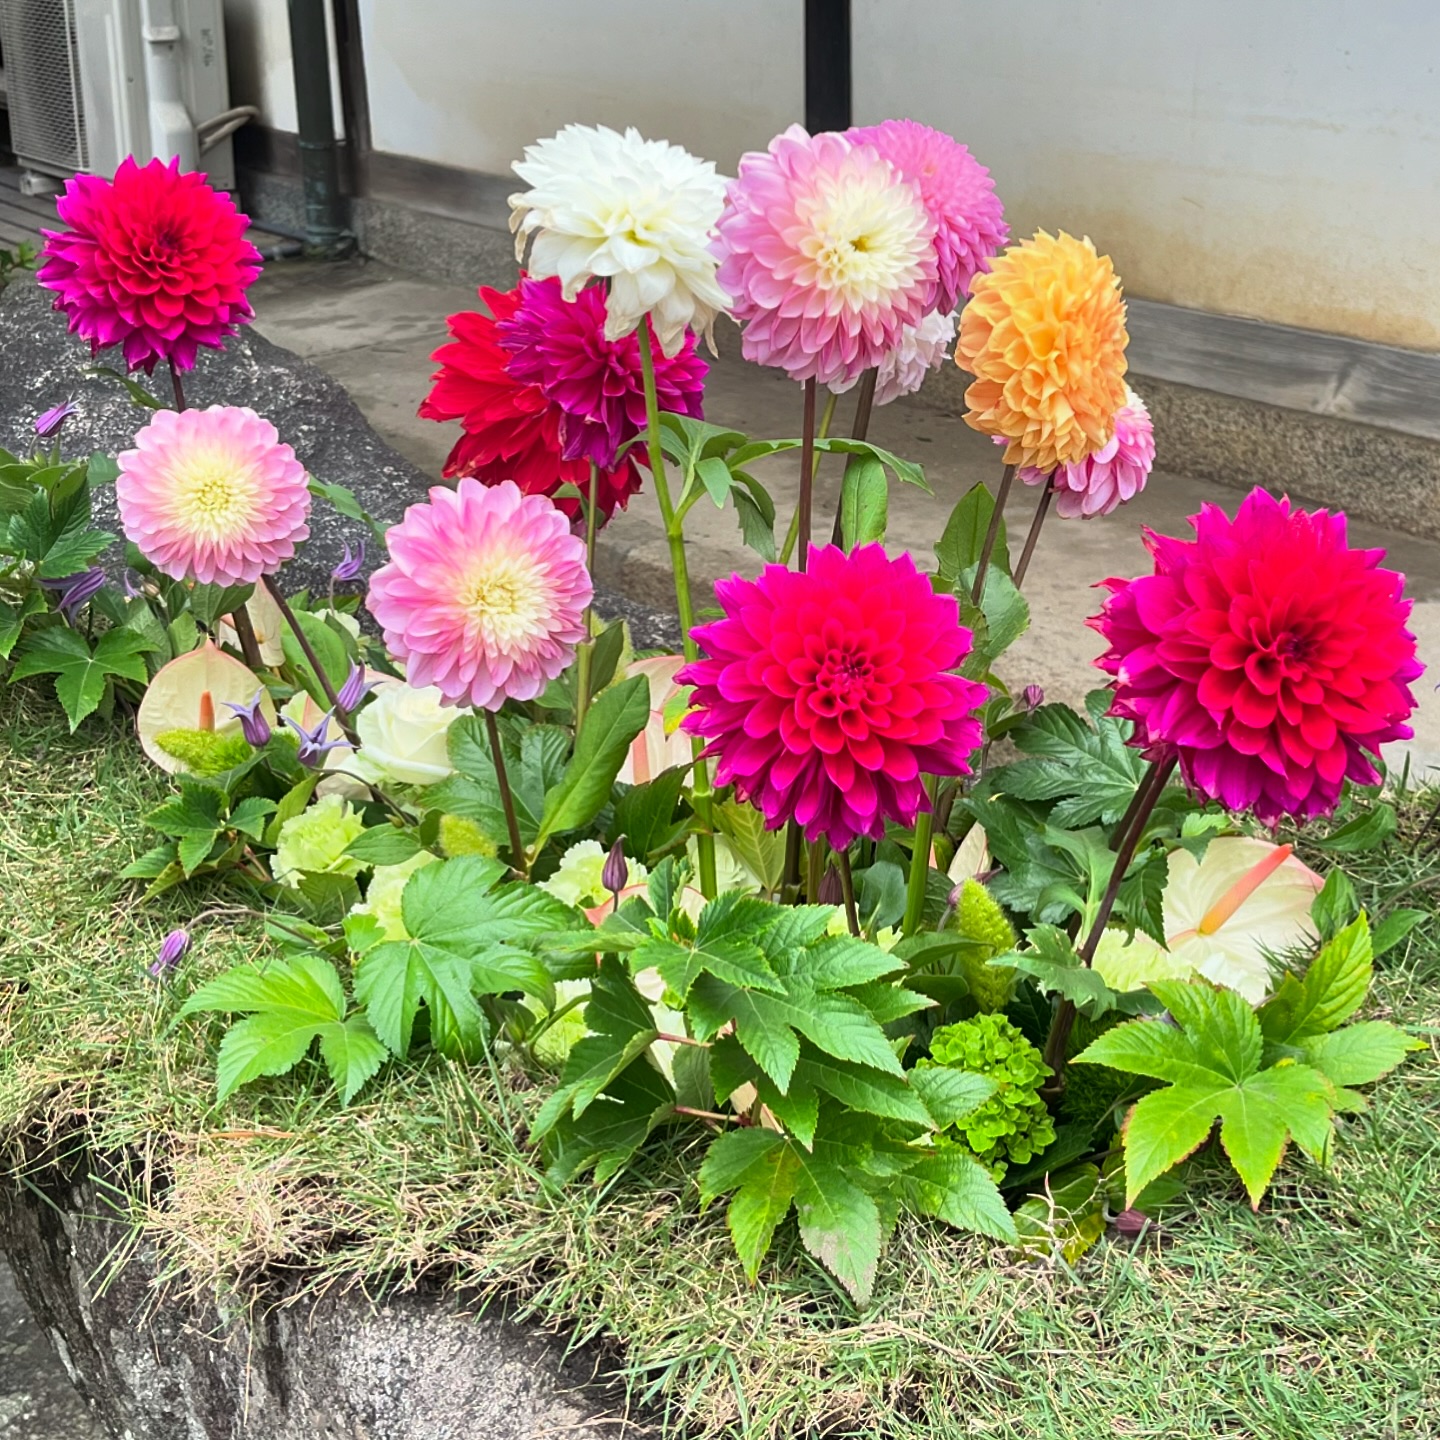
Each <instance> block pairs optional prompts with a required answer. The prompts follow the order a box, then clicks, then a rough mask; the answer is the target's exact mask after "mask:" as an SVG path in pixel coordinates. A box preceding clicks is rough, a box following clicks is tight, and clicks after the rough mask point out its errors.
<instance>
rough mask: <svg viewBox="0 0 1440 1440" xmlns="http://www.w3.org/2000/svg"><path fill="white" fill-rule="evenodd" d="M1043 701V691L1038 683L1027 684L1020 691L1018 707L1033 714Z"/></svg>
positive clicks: (1028, 713)
mask: <svg viewBox="0 0 1440 1440" xmlns="http://www.w3.org/2000/svg"><path fill="white" fill-rule="evenodd" d="M1044 703H1045V692H1044V691H1043V690H1042V689H1041V688H1040V687H1039V686H1038V685H1027V686H1026V687H1025V688H1024V689H1023V690H1022V691H1021V692H1020V708H1021V709H1022V710H1024V712H1025V713H1026V714H1027V715H1033V714H1034V713H1035V712H1036V711H1037V710H1038V709H1039V708H1040V707H1041V706H1042V705H1043V704H1044Z"/></svg>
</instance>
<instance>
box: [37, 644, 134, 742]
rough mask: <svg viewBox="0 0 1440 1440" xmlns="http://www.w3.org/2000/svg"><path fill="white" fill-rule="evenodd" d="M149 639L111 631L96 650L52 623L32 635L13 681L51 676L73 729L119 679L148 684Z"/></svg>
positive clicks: (92, 710)
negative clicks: (32, 676)
mask: <svg viewBox="0 0 1440 1440" xmlns="http://www.w3.org/2000/svg"><path fill="white" fill-rule="evenodd" d="M150 648H151V647H150V643H149V642H148V641H147V640H146V639H145V638H144V637H143V636H141V635H137V634H136V633H135V631H133V630H109V631H107V632H106V633H105V634H104V635H102V636H101V637H100V639H99V640H98V641H97V642H96V644H95V647H94V649H93V650H92V649H91V647H90V643H89V641H87V640H86V639H85V637H84V636H83V635H80V634H78V633H77V632H76V631H74V630H69V629H66V628H64V627H63V626H58V625H52V626H48V627H47V628H46V629H44V630H41V631H39V632H38V633H36V634H33V635H31V636H29V637H28V638H27V639H26V641H25V643H24V646H23V648H22V649H21V650H20V653H19V655H18V657H17V658H16V661H15V669H14V670H13V671H12V672H11V676H10V678H11V679H12V680H24V679H25V678H26V677H27V676H30V675H53V676H54V677H55V693H56V695H58V696H59V697H60V703H61V705H63V706H64V707H65V716H66V718H67V719H68V720H69V721H70V728H71V730H74V729H75V728H76V726H78V725H79V724H80V722H81V721H82V720H83V719H85V717H86V716H87V715H90V714H92V713H93V712H94V711H95V709H96V708H97V707H98V706H99V704H100V702H101V700H103V699H104V698H105V693H106V691H107V690H108V689H109V687H110V686H111V684H112V683H113V682H114V680H115V678H116V677H120V678H123V679H126V680H135V681H138V682H140V683H142V684H143V683H144V681H145V677H146V674H147V673H148V672H147V671H146V669H145V661H144V660H143V659H142V658H141V657H142V656H143V655H144V654H145V653H146V652H147V651H148V650H149V649H150Z"/></svg>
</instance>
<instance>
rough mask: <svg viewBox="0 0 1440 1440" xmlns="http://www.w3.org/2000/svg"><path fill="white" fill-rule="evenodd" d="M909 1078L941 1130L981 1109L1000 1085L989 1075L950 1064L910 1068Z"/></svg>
mask: <svg viewBox="0 0 1440 1440" xmlns="http://www.w3.org/2000/svg"><path fill="white" fill-rule="evenodd" d="M909 1079H910V1084H911V1086H912V1087H913V1089H914V1090H915V1093H916V1094H917V1095H918V1096H919V1097H920V1100H921V1102H922V1103H923V1104H924V1106H925V1109H926V1111H927V1112H928V1114H929V1117H930V1120H931V1123H932V1124H933V1125H934V1127H935V1129H937V1130H945V1129H948V1128H949V1127H950V1126H951V1125H953V1124H954V1123H955V1122H956V1121H957V1120H960V1119H963V1118H964V1117H965V1116H966V1115H969V1114H970V1113H971V1112H972V1111H974V1110H978V1109H979V1108H980V1106H982V1105H983V1104H984V1103H985V1102H986V1101H987V1100H988V1099H989V1098H990V1097H991V1096H992V1095H993V1094H994V1093H995V1089H996V1083H995V1081H994V1080H992V1079H991V1078H990V1077H989V1076H988V1075H972V1074H970V1073H969V1072H968V1071H965V1070H955V1069H952V1068H951V1067H950V1066H949V1065H925V1066H920V1067H917V1068H916V1069H914V1070H911V1071H910V1075H909Z"/></svg>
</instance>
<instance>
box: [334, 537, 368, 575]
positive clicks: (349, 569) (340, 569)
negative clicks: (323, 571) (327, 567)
mask: <svg viewBox="0 0 1440 1440" xmlns="http://www.w3.org/2000/svg"><path fill="white" fill-rule="evenodd" d="M364 569H365V542H364V541H363V540H362V541H361V542H360V549H359V551H358V552H354V553H352V551H351V549H350V542H349V541H348V540H347V541H346V542H345V553H344V554H343V555H342V556H341V557H340V563H339V564H338V565H337V566H336V567H335V568H334V569H333V570H332V571H331V572H330V578H331V579H332V580H333V581H335V583H336V584H337V585H344V584H347V583H348V582H349V581H351V580H358V579H359V578H360V575H361V572H362V571H363V570H364Z"/></svg>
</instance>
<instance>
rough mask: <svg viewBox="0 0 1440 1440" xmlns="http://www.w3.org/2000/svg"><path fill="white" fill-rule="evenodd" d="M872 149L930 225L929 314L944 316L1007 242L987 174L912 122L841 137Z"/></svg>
mask: <svg viewBox="0 0 1440 1440" xmlns="http://www.w3.org/2000/svg"><path fill="white" fill-rule="evenodd" d="M845 133H846V134H847V135H848V136H849V137H850V138H851V139H852V140H857V141H860V142H862V143H866V144H870V145H873V146H874V147H875V148H876V149H877V150H878V151H879V152H880V153H881V154H882V155H883V156H884V157H885V158H886V159H887V160H888V161H889V162H890V163H891V164H892V165H893V166H894V167H895V168H896V169H897V170H898V171H899V172H900V173H901V174H902V175H903V176H904V177H905V178H906V179H907V180H913V181H914V182H915V183H916V184H917V185H918V186H919V187H920V198H921V200H923V201H924V202H925V208H926V210H928V211H929V212H930V218H931V220H932V221H934V224H935V255H936V259H937V260H938V261H939V274H938V276H937V278H936V295H935V306H934V308H935V309H937V310H940V311H941V312H943V313H944V314H947V315H948V314H949V313H950V311H952V310H953V309H954V308H955V306H956V305H957V304H958V303H959V301H960V298H961V297H962V296H963V295H966V294H968V293H969V290H970V281H971V280H972V279H973V278H974V277H975V275H977V274H978V273H979V272H980V271H982V270H988V269H989V268H990V257H991V256H992V255H994V254H995V253H996V251H998V250H1000V249H1001V248H1002V247H1003V246H1004V244H1005V243H1006V241H1007V240H1009V238H1010V227H1009V226H1008V225H1006V223H1005V207H1004V206H1003V205H1001V203H1000V197H999V196H998V195H997V194H996V193H995V182H994V181H993V180H992V179H991V178H990V172H989V171H988V170H987V169H986V168H985V167H984V166H983V165H982V164H981V163H980V162H979V161H978V160H977V159H976V158H975V157H974V156H973V155H972V154H971V153H970V151H969V149H968V148H967V147H966V146H964V145H962V144H961V143H960V142H959V141H958V140H955V139H952V138H951V137H950V136H949V135H946V134H945V133H944V131H941V130H932V129H931V128H930V127H929V126H928V125H922V124H920V122H919V121H918V120H882V121H881V122H880V124H878V125H859V126H856V127H855V128H854V129H851V130H847V131H846V132H845Z"/></svg>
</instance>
